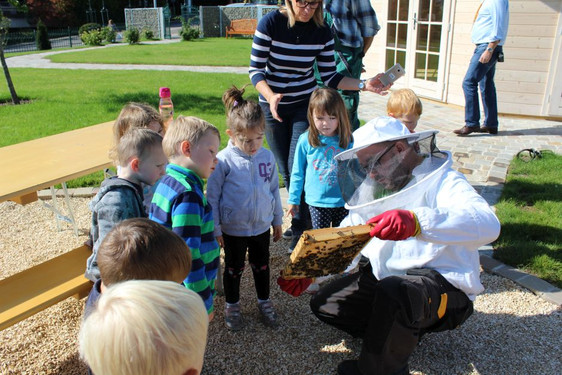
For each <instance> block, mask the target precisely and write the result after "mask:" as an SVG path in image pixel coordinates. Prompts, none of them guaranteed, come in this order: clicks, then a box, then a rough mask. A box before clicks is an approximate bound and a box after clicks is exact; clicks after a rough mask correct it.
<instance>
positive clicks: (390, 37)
mask: <svg viewBox="0 0 562 375" xmlns="http://www.w3.org/2000/svg"><path fill="white" fill-rule="evenodd" d="M387 28H388V33H387V34H386V46H387V47H396V24H395V23H388V24H387Z"/></svg>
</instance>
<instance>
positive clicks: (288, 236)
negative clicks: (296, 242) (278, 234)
mask: <svg viewBox="0 0 562 375" xmlns="http://www.w3.org/2000/svg"><path fill="white" fill-rule="evenodd" d="M292 238H293V229H292V228H289V229H287V230H286V231H285V232H283V239H284V240H290V239H292Z"/></svg>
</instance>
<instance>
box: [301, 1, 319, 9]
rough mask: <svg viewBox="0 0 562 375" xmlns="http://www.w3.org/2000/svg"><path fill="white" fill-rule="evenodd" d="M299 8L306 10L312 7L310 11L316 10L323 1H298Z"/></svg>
mask: <svg viewBox="0 0 562 375" xmlns="http://www.w3.org/2000/svg"><path fill="white" fill-rule="evenodd" d="M296 3H297V6H298V7H299V8H306V7H307V6H309V7H310V9H316V8H318V5H320V4H321V3H322V2H321V1H304V0H296Z"/></svg>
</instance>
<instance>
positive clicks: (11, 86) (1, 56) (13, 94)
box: [0, 46, 20, 104]
mask: <svg viewBox="0 0 562 375" xmlns="http://www.w3.org/2000/svg"><path fill="white" fill-rule="evenodd" d="M0 61H1V62H2V69H4V75H5V76H6V83H8V89H9V90H10V95H11V97H12V102H13V103H14V104H20V98H18V94H16V89H15V88H14V83H13V82H12V77H11V76H10V71H9V70H8V64H6V58H5V57H4V48H3V47H2V46H0Z"/></svg>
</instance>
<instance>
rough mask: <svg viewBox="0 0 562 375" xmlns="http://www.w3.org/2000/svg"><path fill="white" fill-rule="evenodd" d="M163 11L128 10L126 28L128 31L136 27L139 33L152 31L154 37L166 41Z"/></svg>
mask: <svg viewBox="0 0 562 375" xmlns="http://www.w3.org/2000/svg"><path fill="white" fill-rule="evenodd" d="M162 10H163V8H126V9H125V26H126V27H127V29H129V28H131V27H136V28H137V29H138V30H139V32H140V31H142V30H143V29H148V30H152V32H153V33H154V37H156V38H159V39H164V35H163V34H162V31H163V30H164V27H163V25H162V22H163V21H164V18H163V15H162Z"/></svg>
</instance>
